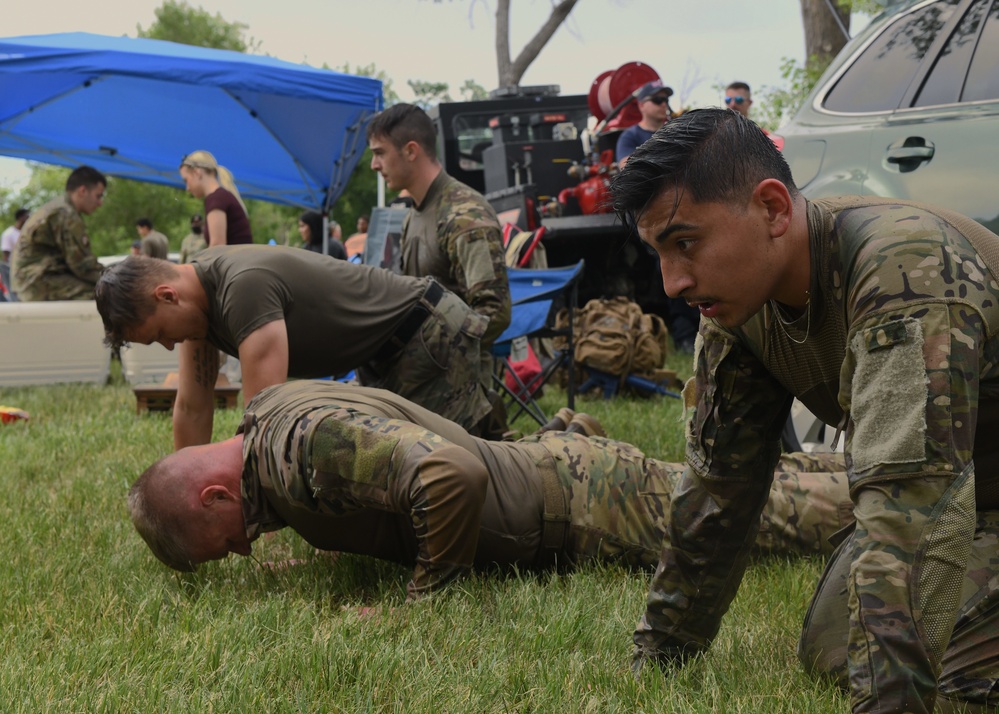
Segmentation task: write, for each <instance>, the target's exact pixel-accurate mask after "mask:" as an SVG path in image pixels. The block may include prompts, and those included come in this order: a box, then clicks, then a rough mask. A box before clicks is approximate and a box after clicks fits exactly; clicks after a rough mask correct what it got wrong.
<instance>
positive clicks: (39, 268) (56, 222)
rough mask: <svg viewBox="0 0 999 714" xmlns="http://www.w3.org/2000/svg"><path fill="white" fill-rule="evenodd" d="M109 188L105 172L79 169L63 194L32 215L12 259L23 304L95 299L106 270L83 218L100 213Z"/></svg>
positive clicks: (15, 287) (14, 280)
mask: <svg viewBox="0 0 999 714" xmlns="http://www.w3.org/2000/svg"><path fill="white" fill-rule="evenodd" d="M106 187H107V179H106V178H104V175H103V174H102V173H101V172H99V171H97V170H96V169H93V168H91V167H90V166H80V167H79V168H77V169H75V170H74V171H73V172H72V173H70V175H69V178H67V179H66V193H65V194H63V195H62V196H60V197H59V198H54V199H52V200H51V201H49V202H48V203H46V204H45V205H44V206H42V207H41V208H39V209H38V210H37V211H35V212H34V213H33V214H31V217H30V218H29V219H28V222H27V223H25V224H24V228H23V229H22V230H21V239H20V240H19V241H18V242H17V245H16V246H15V248H14V254H13V258H12V267H11V276H12V283H13V286H12V287H13V289H14V292H16V293H17V295H18V298H19V299H20V300H21V301H23V302H31V301H35V300H91V299H93V297H94V285H96V284H97V279H98V278H99V277H100V276H101V270H102V268H101V264H100V263H98V262H97V258H96V257H95V256H94V254H93V252H92V251H91V250H90V239H89V238H88V237H87V227H86V226H85V225H84V223H83V215H90V214H91V213H93V212H94V211H96V210H97V209H98V208H100V206H101V203H103V201H104V190H105V188H106ZM81 214H82V215H81Z"/></svg>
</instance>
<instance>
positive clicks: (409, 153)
mask: <svg viewBox="0 0 999 714" xmlns="http://www.w3.org/2000/svg"><path fill="white" fill-rule="evenodd" d="M420 151H421V149H420V145H419V143H417V142H415V141H407V142H406V145H405V146H403V147H402V155H403V156H404V157H405V158H406V160H407V161H413V160H415V159H416V157H417V156H419V153H420Z"/></svg>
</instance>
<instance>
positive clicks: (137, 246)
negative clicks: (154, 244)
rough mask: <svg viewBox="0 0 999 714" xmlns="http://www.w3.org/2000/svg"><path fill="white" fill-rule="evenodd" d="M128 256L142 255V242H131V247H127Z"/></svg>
mask: <svg viewBox="0 0 999 714" xmlns="http://www.w3.org/2000/svg"><path fill="white" fill-rule="evenodd" d="M128 254H129V255H142V241H141V240H133V241H132V245H130V246H129V247H128Z"/></svg>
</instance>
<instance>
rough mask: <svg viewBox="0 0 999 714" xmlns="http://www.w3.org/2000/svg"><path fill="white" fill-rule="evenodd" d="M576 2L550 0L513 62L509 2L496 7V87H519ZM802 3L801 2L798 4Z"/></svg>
mask: <svg viewBox="0 0 999 714" xmlns="http://www.w3.org/2000/svg"><path fill="white" fill-rule="evenodd" d="M578 1H579V0H552V14H551V15H549V17H548V19H547V20H546V21H545V24H544V25H542V26H541V29H539V30H538V32H537V34H535V35H534V37H532V38H531V40H530V41H529V42H528V43H527V44H526V45H524V49H522V50H521V51H520V54H518V55H517V57H516V59H514V60H512V61H511V59H510V0H498V1H497V3H496V69H497V73H498V82H499V87H517V86H520V80H521V79H522V78H523V76H524V73H525V72H526V71H527V68H528V67H530V66H531V63H532V62H533V61H534V60H536V59H537V58H538V55H539V54H541V50H542V49H544V46H545V45H546V44H547V43H548V40H550V39H551V38H552V35H554V34H555V31H556V30H557V29H558V28H559V27H560V26H561V24H562V23H563V22H565V19H566V18H567V17H569V13H570V12H572V8H574V7H575V6H576V3H577V2H578ZM802 2H804V0H802Z"/></svg>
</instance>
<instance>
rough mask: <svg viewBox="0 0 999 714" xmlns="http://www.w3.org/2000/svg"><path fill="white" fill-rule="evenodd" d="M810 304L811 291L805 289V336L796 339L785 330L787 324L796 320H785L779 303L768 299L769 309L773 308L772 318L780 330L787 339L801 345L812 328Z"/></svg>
mask: <svg viewBox="0 0 999 714" xmlns="http://www.w3.org/2000/svg"><path fill="white" fill-rule="evenodd" d="M811 305H812V296H811V293H809V292H807V291H806V292H805V315H807V317H806V319H805V336H804V337H802V338H801V339H800V340H796V339H794V338H793V337H791V334H790V333H789V332H788V331H787V326H788V325H792V324H794V323H795V322H797V320H785V319H784V316H783V315H782V314H781V309H780V305H778V304H777V303H776V302H775V301H773V300H771V301H770V309H771V310H773V313H774V318H775V321H776V322H777V326H778V327H779V328H780V331H781V332H783V333H784V336H785V337H786V338H787V339H789V340H790V341H791V342H793V343H794V344H796V345H803V344H805V341H806V340H807V339H808V333H809V332H810V331H811V329H812V310H811ZM800 319H801V318H800V317H799V318H798V320H800Z"/></svg>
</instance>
